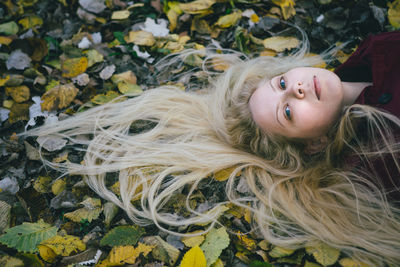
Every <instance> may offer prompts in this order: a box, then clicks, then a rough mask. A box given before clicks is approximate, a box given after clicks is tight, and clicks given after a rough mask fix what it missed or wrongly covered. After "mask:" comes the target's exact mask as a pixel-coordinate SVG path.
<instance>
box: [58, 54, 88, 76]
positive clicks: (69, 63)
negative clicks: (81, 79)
mask: <svg viewBox="0 0 400 267" xmlns="http://www.w3.org/2000/svg"><path fill="white" fill-rule="evenodd" d="M87 67H88V59H87V58H86V57H78V58H68V59H66V60H64V61H62V62H61V71H62V76H63V77H64V78H72V77H75V76H78V75H79V74H82V73H84V72H85V71H86V69H87Z"/></svg>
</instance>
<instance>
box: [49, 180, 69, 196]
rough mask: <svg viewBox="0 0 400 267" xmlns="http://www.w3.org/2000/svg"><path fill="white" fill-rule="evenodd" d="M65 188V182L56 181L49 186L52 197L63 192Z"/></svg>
mask: <svg viewBox="0 0 400 267" xmlns="http://www.w3.org/2000/svg"><path fill="white" fill-rule="evenodd" d="M66 187H67V183H66V182H65V180H64V179H58V180H56V181H55V182H54V183H53V185H52V186H51V192H53V194H54V195H58V194H60V193H61V192H62V191H64V190H65V188H66Z"/></svg>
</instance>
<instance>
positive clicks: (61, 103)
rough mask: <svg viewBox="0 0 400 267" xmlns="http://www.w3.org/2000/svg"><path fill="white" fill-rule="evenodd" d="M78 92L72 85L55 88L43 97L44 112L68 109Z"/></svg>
mask: <svg viewBox="0 0 400 267" xmlns="http://www.w3.org/2000/svg"><path fill="white" fill-rule="evenodd" d="M78 91H79V90H78V89H77V88H76V87H75V86H74V85H73V84H72V83H69V84H64V85H58V86H54V87H53V88H51V89H50V90H49V91H47V92H46V93H44V95H42V101H43V102H42V103H41V104H40V105H41V106H42V110H48V111H51V110H56V109H62V108H66V107H68V106H69V104H70V103H71V102H72V100H74V99H75V96H76V95H77V94H78Z"/></svg>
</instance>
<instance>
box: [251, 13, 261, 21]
mask: <svg viewBox="0 0 400 267" xmlns="http://www.w3.org/2000/svg"><path fill="white" fill-rule="evenodd" d="M250 20H251V21H252V22H254V23H257V22H259V21H260V17H258V16H257V14H256V13H254V14H252V15H251V16H250Z"/></svg>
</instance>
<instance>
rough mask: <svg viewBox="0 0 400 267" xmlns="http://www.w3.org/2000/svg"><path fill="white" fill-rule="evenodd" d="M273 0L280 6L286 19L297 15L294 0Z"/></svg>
mask: <svg viewBox="0 0 400 267" xmlns="http://www.w3.org/2000/svg"><path fill="white" fill-rule="evenodd" d="M272 2H273V3H274V4H276V5H278V6H280V8H281V11H282V15H283V18H284V19H285V20H287V19H288V18H290V17H292V16H294V15H296V10H295V9H294V5H295V3H294V0H272Z"/></svg>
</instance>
